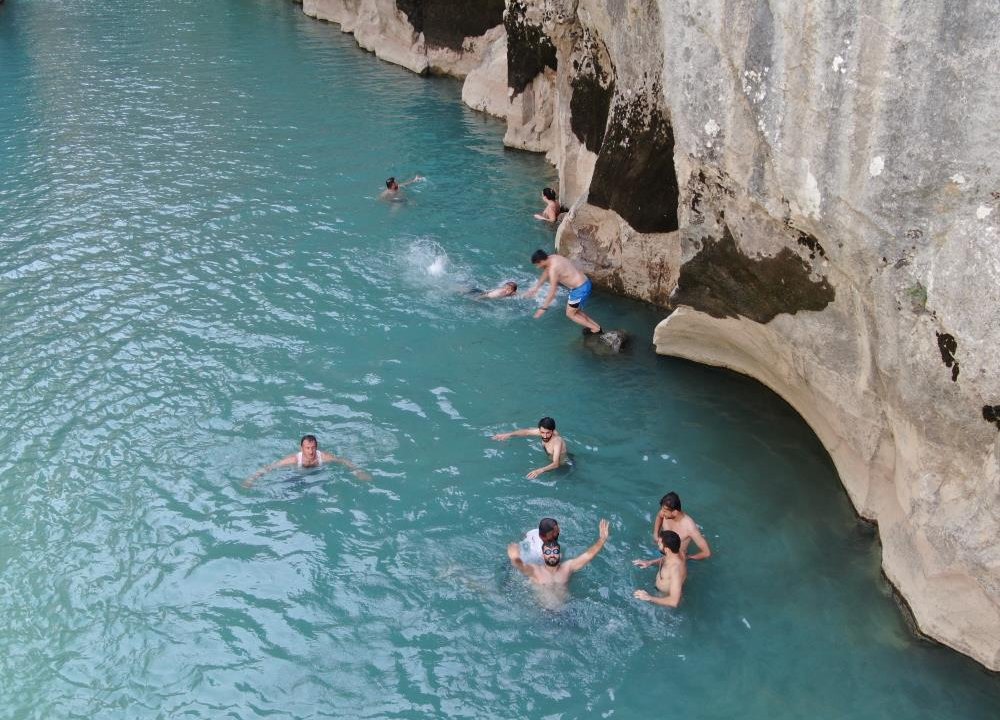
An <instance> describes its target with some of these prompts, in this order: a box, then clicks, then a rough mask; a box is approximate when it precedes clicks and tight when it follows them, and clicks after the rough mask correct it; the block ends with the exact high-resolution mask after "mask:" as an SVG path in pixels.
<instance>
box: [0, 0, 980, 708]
mask: <svg viewBox="0 0 1000 720" xmlns="http://www.w3.org/2000/svg"><path fill="white" fill-rule="evenodd" d="M0 91H2V97H0V100H2V102H0V139H2V146H0V171H2V172H0V212H2V217H0V220H2V224H0V322H2V326H0V328H2V334H3V338H4V343H3V351H2V355H0V357H2V373H0V426H2V427H3V428H4V430H3V432H2V434H0V708H3V709H4V710H3V712H0V715H2V716H4V717H14V718H113V717H121V718H147V717H148V718H154V717H170V718H173V717H188V718H221V717H229V718H249V717H264V716H271V717H281V718H317V717H445V716H447V717H475V718H486V717H489V718H494V717H495V718H523V717H528V716H532V717H543V718H549V717H553V718H554V717H561V718H577V717H597V716H601V717H611V716H615V717H624V718H637V717H653V716H654V715H656V716H661V715H666V714H669V715H675V714H676V715H678V716H680V717H703V718H714V717H720V718H721V717H726V718H729V717H741V718H771V717H813V718H842V717H865V718H893V719H894V720H895V719H899V718H941V717H947V718H994V717H996V714H997V707H998V706H1000V681H998V679H997V678H996V677H993V676H989V675H987V674H986V673H984V672H982V671H981V670H980V669H979V668H978V667H977V666H975V665H974V664H973V663H971V662H970V661H968V660H966V659H964V658H962V657H960V656H958V655H956V654H954V653H952V652H950V651H948V650H945V649H942V648H939V647H935V646H930V645H926V644H923V643H921V642H918V641H916V640H915V639H913V637H912V636H911V635H910V634H909V633H908V631H907V629H906V627H905V625H904V623H903V621H902V619H901V616H900V614H899V613H898V611H897V610H896V607H895V605H894V604H893V601H892V599H891V597H890V593H889V591H888V588H887V586H886V584H885V583H884V581H883V580H882V579H881V578H880V576H879V570H878V546H877V539H876V538H875V537H874V536H873V534H872V533H871V531H870V530H868V529H866V527H865V526H864V525H862V524H860V523H858V522H857V521H856V520H855V518H854V515H853V513H852V511H851V508H850V506H849V503H848V501H847V499H846V497H845V496H844V494H843V492H842V490H841V489H840V485H839V482H838V480H837V478H836V474H835V472H834V469H833V467H832V466H831V463H830V461H829V459H828V457H827V456H826V454H825V453H824V451H823V449H822V448H821V446H820V445H819V443H818V442H817V441H816V439H815V437H814V436H813V435H812V433H811V432H810V431H809V430H808V428H806V427H805V426H804V425H803V424H802V422H801V421H800V419H799V418H798V417H797V416H796V415H795V414H794V413H793V412H792V411H791V410H790V409H789V408H788V407H787V406H786V405H785V404H783V403H782V402H781V401H780V400H779V399H778V398H776V397H775V396H774V395H772V394H771V393H769V392H768V391H766V390H765V389H763V388H761V387H760V386H758V385H756V384H754V383H752V382H749V381H747V380H746V379H743V378H740V377H737V376H734V375H731V374H728V373H724V372H720V371H716V370H712V369H708V368H702V367H698V366H695V365H692V364H688V363H684V362H680V361H676V360H671V359H668V358H662V357H657V356H655V354H654V353H653V352H652V351H651V349H650V348H649V346H648V342H647V341H646V340H645V338H649V337H650V336H651V329H652V327H653V325H654V324H655V323H656V321H657V320H658V319H659V317H660V316H659V315H658V314H657V313H656V312H655V311H653V310H651V309H649V308H646V307H644V306H641V305H638V304H635V303H630V302H626V301H623V300H620V299H615V298H612V297H609V296H605V295H598V297H597V298H596V300H595V301H594V303H593V305H592V308H591V309H592V314H593V315H594V316H595V317H597V318H598V320H601V321H603V322H604V323H605V324H610V325H614V326H620V327H625V328H627V329H629V330H631V331H633V332H634V333H635V334H636V336H637V337H638V338H639V342H637V343H636V345H635V347H634V349H633V350H632V351H631V352H630V353H629V354H627V355H624V356H622V357H606V356H600V355H595V354H594V353H592V352H590V351H589V350H587V349H586V348H584V347H583V345H582V342H581V339H580V337H579V335H578V332H577V328H576V327H575V326H571V324H570V323H569V322H568V321H566V320H565V318H563V317H562V313H561V312H551V313H549V314H548V316H546V317H545V318H544V319H542V320H538V321H535V320H533V319H532V318H531V311H532V310H533V308H534V304H533V303H531V302H525V301H520V300H515V301H511V302H505V303H492V304H486V303H476V302H473V301H471V300H469V299H468V298H467V297H464V296H463V295H462V294H461V292H460V291H461V289H462V288H464V287H467V286H471V285H478V286H483V287H485V286H490V285H492V284H494V283H497V282H500V281H502V280H504V279H507V278H509V277H512V278H515V279H516V280H518V281H519V282H524V283H527V282H530V281H531V280H532V279H533V272H532V268H531V267H530V265H529V263H528V261H527V258H528V255H530V253H531V251H532V250H534V249H535V248H536V247H539V246H542V247H551V244H552V235H551V232H550V231H547V230H546V229H544V228H542V227H540V226H539V224H537V223H536V222H535V221H533V220H532V219H531V217H530V214H531V212H534V211H537V210H538V209H540V206H541V203H540V202H539V200H538V189H539V187H540V186H542V185H543V184H548V183H551V182H552V181H553V180H554V178H553V174H552V170H551V168H550V167H549V166H547V165H546V164H545V162H544V160H543V159H542V158H540V157H537V156H532V155H527V154H523V153H516V152H510V151H504V150H503V149H502V146H501V137H502V132H503V128H502V127H501V126H500V125H499V124H498V123H496V122H495V121H492V120H489V119H487V118H485V117H483V116H482V115H478V114H476V113H473V112H472V111H470V110H468V109H466V108H464V107H463V106H462V105H461V103H460V101H459V85H458V84H457V83H455V82H453V81H448V80H436V79H431V80H425V79H420V78H417V77H415V76H413V75H411V74H409V73H408V72H406V71H404V70H402V69H399V68H396V67H393V66H390V65H386V64H384V63H381V62H379V61H377V60H375V59H374V58H373V57H372V56H370V55H367V54H365V53H363V52H361V51H359V50H358V49H357V48H356V47H355V46H354V43H353V40H352V39H351V38H350V37H349V36H344V35H341V33H340V32H339V31H338V30H337V28H336V27H334V26H331V25H326V24H322V23H317V22H314V21H311V20H309V19H308V18H305V17H304V16H302V15H301V14H300V13H299V10H298V8H297V6H294V5H292V4H290V3H285V2H281V1H279V0H257V1H251V0H245V1H243V2H240V1H238V0H216V1H215V2H204V1H200V2H198V1H195V0H177V1H176V2H172V3H162V2H154V1H153V0H134V1H133V2H125V1H124V0H102V1H101V2H97V1H96V0H76V1H74V2H70V1H69V0H61V1H60V0H54V1H53V2H42V1H41V0H8V2H7V3H6V5H4V6H0ZM417 172H419V173H421V174H423V175H426V176H427V178H428V180H427V181H426V182H423V183H419V184H417V185H415V186H413V187H412V188H408V189H407V194H408V196H409V199H410V201H409V202H408V203H405V204H404V203H399V204H394V205H389V204H386V203H382V202H379V201H378V200H377V199H376V197H377V195H378V193H379V191H380V189H381V182H382V180H383V179H384V178H385V177H386V176H388V175H390V174H395V175H397V176H400V177H403V176H409V175H410V174H413V173H417ZM429 268H432V270H429ZM438 268H443V270H444V272H443V273H441V274H435V272H434V271H435V270H436V269H438ZM546 414H549V415H553V416H554V417H555V418H556V420H557V421H558V423H559V427H560V429H561V431H562V432H563V433H564V435H565V437H566V438H567V440H568V442H569V445H570V449H571V451H572V452H573V454H574V457H575V466H574V467H573V468H572V469H570V470H565V471H561V472H560V473H557V474H548V475H544V476H542V478H541V479H540V480H539V481H534V482H533V481H529V480H526V479H525V478H524V474H525V473H526V472H527V471H528V470H530V469H532V468H534V467H538V466H539V465H541V464H542V463H543V457H542V455H541V453H540V452H539V451H538V449H537V447H535V446H534V445H533V444H532V443H529V442H527V441H524V440H520V441H518V440H512V441H510V442H509V443H505V444H499V443H495V442H493V441H491V440H490V439H489V436H490V435H491V434H493V433H495V432H498V431H502V430H508V429H512V428H514V427H518V426H521V427H525V426H530V425H533V424H534V423H535V422H536V421H537V419H538V418H539V417H541V416H542V415H546ZM306 432H315V433H316V434H318V435H319V437H320V441H321V446H322V447H325V448H326V449H327V450H330V451H333V452H337V453H339V454H343V455H344V456H346V457H349V458H351V459H353V460H354V461H355V462H357V463H358V464H359V465H361V466H362V467H364V468H365V469H367V470H368V471H369V472H370V473H371V474H372V475H373V476H374V480H373V481H372V482H371V483H364V482H361V481H358V480H356V479H355V478H354V477H353V476H351V475H350V474H349V473H347V472H346V471H344V470H343V468H340V467H339V466H334V467H332V468H324V469H320V470H311V471H304V472H303V471H278V472H274V473H272V474H269V475H267V476H266V477H264V478H262V479H261V480H260V481H259V482H258V483H257V484H256V485H255V486H254V487H252V488H249V489H247V488H244V487H243V486H242V481H243V479H244V478H245V477H246V476H247V475H249V474H250V473H252V472H253V471H254V470H255V469H256V468H258V467H259V466H261V465H264V464H266V463H268V462H271V461H273V460H275V459H276V458H278V457H281V456H283V455H285V454H287V453H290V452H293V451H294V450H295V449H296V447H295V446H296V443H297V440H298V438H299V436H300V435H302V434H304V433H306ZM671 489H674V490H677V491H678V492H679V493H680V494H681V496H682V497H683V499H684V501H685V507H686V509H688V510H689V511H690V512H691V514H692V515H693V516H694V517H695V518H696V519H697V520H698V521H699V522H700V523H701V524H702V525H703V527H704V530H705V533H706V535H707V537H708V538H709V540H710V542H711V543H712V545H713V549H714V551H715V555H714V556H713V558H712V559H711V560H709V561H707V562H705V563H702V564H692V567H691V571H690V579H689V583H688V587H687V593H686V597H685V600H684V603H683V605H682V606H681V608H680V609H679V610H678V611H669V610H665V609H659V608H654V607H652V606H649V605H645V604H640V603H638V602H636V601H633V600H632V599H631V593H632V590H633V589H635V588H637V587H643V588H646V589H652V580H653V574H652V571H641V570H637V569H635V568H633V567H632V566H631V564H630V560H631V559H632V558H636V557H643V556H650V555H651V548H650V547H649V532H650V525H651V521H652V516H653V512H654V511H655V509H656V502H657V500H658V498H659V497H660V495H662V494H663V493H664V492H666V491H667V490H671ZM544 515H553V516H555V517H557V518H558V519H559V520H560V521H561V524H562V528H563V533H562V538H561V540H562V542H563V547H564V550H566V551H567V552H569V553H571V554H576V553H578V552H580V551H582V550H583V549H585V548H586V547H587V546H588V545H589V544H590V543H591V542H593V540H594V539H595V537H596V533H597V523H598V520H599V519H600V518H601V517H607V518H608V519H609V520H610V521H611V523H612V530H611V539H610V541H609V543H608V545H607V547H606V548H605V549H604V551H603V552H602V553H601V555H600V556H599V557H598V558H597V559H596V560H595V561H594V562H593V563H592V564H591V565H590V566H589V567H588V568H586V569H585V570H584V571H582V572H581V573H580V575H578V576H577V578H576V579H575V580H574V581H573V585H572V596H573V599H572V600H571V602H570V603H569V605H568V606H567V607H566V608H565V609H563V610H562V611H560V612H556V613H552V612H542V611H540V610H539V609H538V606H537V604H536V603H535V600H534V598H533V597H532V594H531V592H530V590H529V589H528V588H526V587H525V583H524V581H523V579H522V578H521V577H520V576H516V575H514V574H512V573H511V572H510V571H509V569H508V567H507V564H506V558H505V552H504V549H505V545H506V543H507V542H510V541H512V540H515V539H517V538H518V537H520V536H521V535H522V534H523V533H524V531H525V530H527V529H528V528H530V527H532V526H533V525H534V524H536V523H537V521H538V519H539V518H540V517H542V516H544Z"/></svg>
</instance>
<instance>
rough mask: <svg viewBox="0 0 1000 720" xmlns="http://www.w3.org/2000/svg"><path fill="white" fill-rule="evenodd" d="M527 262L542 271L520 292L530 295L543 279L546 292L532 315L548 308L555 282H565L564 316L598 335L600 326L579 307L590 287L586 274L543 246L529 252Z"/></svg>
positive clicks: (589, 291) (535, 290)
mask: <svg viewBox="0 0 1000 720" xmlns="http://www.w3.org/2000/svg"><path fill="white" fill-rule="evenodd" d="M531 263H532V264H533V265H534V266H535V267H538V268H541V270H542V274H541V276H539V278H538V282H536V283H535V284H534V285H533V286H532V287H531V289H530V290H528V291H527V292H526V293H524V296H525V297H532V296H533V295H534V294H535V293H537V292H538V289H539V288H540V287H541V286H542V284H543V283H544V282H545V281H548V283H549V292H548V295H546V296H545V300H544V302H542V306H541V307H540V308H538V310H536V311H535V319H538V318H540V317H541V316H542V315H544V314H545V311H546V310H548V309H549V305H551V304H552V301H553V300H555V297H556V291H557V290H558V289H559V285H565V286H566V288H567V289H568V290H569V299H568V300H567V301H566V317H568V318H569V319H570V320H572V321H573V322H575V323H576V324H578V325H583V334H584V335H599V334H600V333H602V332H604V331H603V330H602V329H601V326H600V325H598V324H597V323H596V322H594V320H593V318H591V317H590V316H589V315H587V313H585V312H584V311H583V310H582V309H581V308H582V307H583V304H584V303H585V302H587V298H589V297H590V293H591V290H592V289H593V285H592V284H591V282H590V278H588V277H587V276H586V275H584V274H583V273H582V272H580V271H579V270H578V269H577V267H576V266H575V265H574V264H573V263H571V262H570V261H569V259H568V258H564V257H563V256H562V255H556V254H552V255H549V254H548V253H546V252H545V251H544V250H535V252H534V254H532V256H531Z"/></svg>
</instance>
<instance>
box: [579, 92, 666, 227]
mask: <svg viewBox="0 0 1000 720" xmlns="http://www.w3.org/2000/svg"><path fill="white" fill-rule="evenodd" d="M650 94H651V96H652V97H656V96H657V95H658V94H659V91H658V90H657V89H655V88H654V89H653V90H651V91H650ZM678 197H679V191H678V187H677V173H676V171H675V170H674V131H673V128H672V127H671V125H670V120H669V119H668V118H667V117H666V115H665V114H664V113H663V111H662V110H661V109H660V108H659V107H658V106H656V105H654V104H653V103H652V102H650V100H649V99H648V98H647V97H645V96H639V97H636V98H632V99H625V98H622V97H618V98H616V99H615V102H614V106H613V108H612V111H611V121H610V123H609V124H608V129H607V132H606V133H605V135H604V142H603V144H602V145H601V151H600V154H599V155H598V156H597V163H596V165H595V166H594V177H593V180H592V181H591V183H590V198H589V202H590V204H591V205H596V206H597V207H601V208H605V209H607V210H614V211H615V212H616V213H618V214H619V215H621V216H622V217H623V218H625V220H626V222H628V224H629V225H631V226H632V227H634V228H635V229H636V230H638V231H639V232H644V233H653V232H671V231H673V230H676V229H677V228H678V225H677V201H678Z"/></svg>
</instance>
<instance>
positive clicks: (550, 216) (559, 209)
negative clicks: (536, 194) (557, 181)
mask: <svg viewBox="0 0 1000 720" xmlns="http://www.w3.org/2000/svg"><path fill="white" fill-rule="evenodd" d="M542 201H543V202H544V203H545V209H544V210H542V212H540V213H535V218H536V219H537V220H545V221H547V222H551V223H554V222H556V221H557V220H558V219H559V215H560V214H561V213H564V212H566V208H565V207H563V206H562V205H560V204H559V199H558V198H557V197H556V191H555V190H553V189H552V188H548V187H547V188H542Z"/></svg>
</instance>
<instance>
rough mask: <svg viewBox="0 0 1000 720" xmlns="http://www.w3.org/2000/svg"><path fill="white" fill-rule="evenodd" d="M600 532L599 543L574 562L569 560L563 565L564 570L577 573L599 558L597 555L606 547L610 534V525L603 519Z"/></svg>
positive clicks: (574, 559) (599, 527)
mask: <svg viewBox="0 0 1000 720" xmlns="http://www.w3.org/2000/svg"><path fill="white" fill-rule="evenodd" d="M598 531H599V533H600V535H599V536H598V538H597V542H595V543H594V544H593V545H591V546H590V547H589V548H587V550H586V551H585V552H584V553H583V554H582V555H577V556H576V557H575V558H573V559H572V560H568V561H566V562H565V563H563V568H564V569H565V570H567V571H568V572H571V573H575V572H576V571H577V570H581V569H583V568H584V567H586V566H587V564H588V563H590V561H591V560H593V559H594V558H595V557H597V553H599V552H600V551H601V548H603V547H604V543H606V542H607V541H608V535H609V534H610V526H609V525H608V521H607V520H605V519H603V518H602V519H601V522H600V524H599V525H598Z"/></svg>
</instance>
